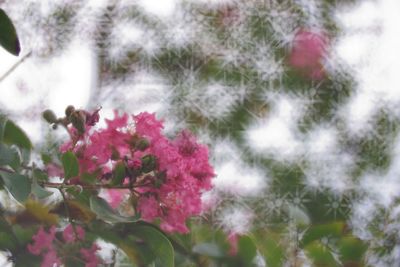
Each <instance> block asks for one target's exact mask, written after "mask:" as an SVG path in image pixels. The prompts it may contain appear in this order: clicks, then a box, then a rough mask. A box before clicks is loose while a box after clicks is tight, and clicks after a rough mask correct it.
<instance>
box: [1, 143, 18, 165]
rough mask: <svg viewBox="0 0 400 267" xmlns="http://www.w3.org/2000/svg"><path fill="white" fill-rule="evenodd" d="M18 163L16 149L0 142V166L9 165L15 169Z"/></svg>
mask: <svg viewBox="0 0 400 267" xmlns="http://www.w3.org/2000/svg"><path fill="white" fill-rule="evenodd" d="M20 163H21V162H20V157H19V154H18V151H17V149H16V148H15V147H8V146H6V145H4V144H1V143H0V166H1V165H2V166H5V165H9V166H11V167H13V168H14V169H15V168H17V167H18V166H19V165H20Z"/></svg>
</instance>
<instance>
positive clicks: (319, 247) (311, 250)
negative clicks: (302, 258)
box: [304, 241, 339, 267]
mask: <svg viewBox="0 0 400 267" xmlns="http://www.w3.org/2000/svg"><path fill="white" fill-rule="evenodd" d="M304 250H305V252H306V255H307V256H308V258H310V259H311V260H312V261H313V262H314V266H324V267H330V266H332V267H336V266H339V265H338V263H337V262H336V260H335V258H334V257H333V255H332V253H331V251H330V250H329V248H328V247H327V246H325V245H323V244H322V243H321V242H319V241H314V242H311V243H310V244H308V245H307V246H306V247H305V248H304Z"/></svg>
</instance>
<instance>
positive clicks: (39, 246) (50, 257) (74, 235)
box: [28, 224, 101, 267]
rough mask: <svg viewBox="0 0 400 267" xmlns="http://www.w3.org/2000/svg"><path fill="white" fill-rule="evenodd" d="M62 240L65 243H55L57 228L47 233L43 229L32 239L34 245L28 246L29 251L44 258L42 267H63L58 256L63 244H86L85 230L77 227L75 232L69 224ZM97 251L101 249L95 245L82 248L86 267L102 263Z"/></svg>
mask: <svg viewBox="0 0 400 267" xmlns="http://www.w3.org/2000/svg"><path fill="white" fill-rule="evenodd" d="M62 238H63V241H64V242H60V240H58V242H54V241H55V240H56V228H55V227H54V226H52V227H51V228H50V230H49V232H48V233H47V232H46V231H44V230H43V227H41V228H40V229H39V231H38V232H37V233H36V234H35V235H34V236H33V237H32V239H33V241H34V242H33V244H28V251H29V252H30V253H32V254H33V255H37V256H40V255H41V256H42V263H41V265H40V266H41V267H55V266H63V263H62V260H61V259H62V258H60V257H59V256H58V254H57V252H58V251H59V250H60V249H61V250H62V249H63V245H62V244H73V243H76V242H84V239H85V230H84V229H83V228H82V227H80V226H79V225H76V226H75V230H74V227H73V226H72V225H71V224H69V225H68V226H67V227H66V228H65V229H64V231H63V232H62ZM60 244H61V245H60ZM97 250H99V247H98V246H97V245H96V244H93V245H92V246H91V247H90V248H84V247H83V248H80V250H79V253H80V256H81V257H82V259H83V260H85V266H86V267H96V266H98V265H99V264H100V263H101V261H100V260H99V259H98V258H97V256H96V251H97ZM67 257H68V256H67Z"/></svg>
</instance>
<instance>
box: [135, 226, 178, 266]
mask: <svg viewBox="0 0 400 267" xmlns="http://www.w3.org/2000/svg"><path fill="white" fill-rule="evenodd" d="M133 231H134V235H135V236H137V237H139V238H140V239H142V240H143V241H144V242H146V243H147V245H148V246H149V247H150V250H151V252H152V254H153V255H154V257H155V259H154V262H155V265H156V266H163V267H174V249H173V247H172V244H171V242H170V241H169V240H168V238H167V237H166V236H165V235H164V234H163V233H162V232H160V231H159V230H157V229H156V228H154V227H151V226H147V225H138V226H135V228H134V229H133Z"/></svg>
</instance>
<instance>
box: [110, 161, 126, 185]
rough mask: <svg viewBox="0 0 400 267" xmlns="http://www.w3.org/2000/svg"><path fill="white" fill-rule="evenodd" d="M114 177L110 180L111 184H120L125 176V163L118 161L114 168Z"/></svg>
mask: <svg viewBox="0 0 400 267" xmlns="http://www.w3.org/2000/svg"><path fill="white" fill-rule="evenodd" d="M113 174H114V177H113V180H112V182H111V183H112V185H121V184H122V183H123V182H124V178H125V177H126V173H125V165H124V163H122V162H120V163H118V164H117V166H115V168H114V172H113Z"/></svg>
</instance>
